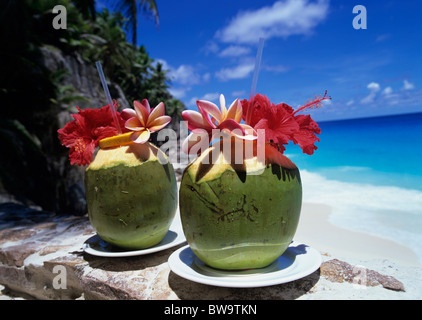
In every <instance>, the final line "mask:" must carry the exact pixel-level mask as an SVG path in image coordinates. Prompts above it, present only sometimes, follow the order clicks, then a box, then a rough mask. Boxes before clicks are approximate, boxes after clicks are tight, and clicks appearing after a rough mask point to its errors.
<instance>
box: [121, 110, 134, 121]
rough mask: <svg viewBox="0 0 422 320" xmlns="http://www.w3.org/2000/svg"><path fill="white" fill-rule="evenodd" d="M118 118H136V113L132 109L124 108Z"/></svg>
mask: <svg viewBox="0 0 422 320" xmlns="http://www.w3.org/2000/svg"><path fill="white" fill-rule="evenodd" d="M120 116H121V117H122V118H123V119H124V120H128V119H130V118H133V117H136V111H135V110H134V109H132V108H125V109H123V110H122V112H121V113H120Z"/></svg>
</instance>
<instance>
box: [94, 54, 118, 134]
mask: <svg viewBox="0 0 422 320" xmlns="http://www.w3.org/2000/svg"><path fill="white" fill-rule="evenodd" d="M95 65H96V66H97V70H98V73H99V75H100V79H101V83H102V85H103V88H104V92H105V95H106V99H107V102H108V104H109V105H110V110H111V114H112V116H113V120H114V123H115V124H116V128H117V131H118V132H119V134H122V129H121V128H120V123H119V120H118V119H117V113H116V109H115V108H114V104H113V100H112V99H111V96H110V91H108V86H107V81H106V79H105V76H104V72H103V68H102V67H101V62H100V61H97V62H95Z"/></svg>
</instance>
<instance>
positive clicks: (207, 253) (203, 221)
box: [179, 147, 302, 269]
mask: <svg viewBox="0 0 422 320" xmlns="http://www.w3.org/2000/svg"><path fill="white" fill-rule="evenodd" d="M213 157H214V158H213ZM212 158H213V159H215V160H214V161H213V164H207V162H210V161H209V160H210V159H212ZM286 159H287V158H286ZM287 162H288V163H290V165H289V166H288V167H283V166H280V165H277V164H269V165H265V164H263V163H261V162H259V161H258V159H257V157H252V158H249V159H245V160H244V161H243V163H242V164H237V165H236V164H235V165H233V164H231V163H229V161H227V159H225V156H224V155H223V152H220V151H219V150H218V149H215V148H214V147H210V148H209V149H208V150H206V151H205V152H204V153H202V154H201V156H199V157H198V158H197V159H196V160H194V161H193V162H191V163H190V164H189V165H188V167H187V168H186V169H185V171H184V173H183V177H182V181H181V186H180V190H179V202H180V214H181V220H182V226H183V231H184V234H185V236H186V239H187V242H188V243H189V245H190V248H191V249H192V251H193V252H194V253H195V255H196V256H197V257H198V258H199V259H200V260H202V261H203V262H204V263H206V264H207V265H209V266H211V267H214V268H218V269H248V268H262V267H265V266H268V265H269V264H271V263H272V262H274V261H275V260H276V259H278V257H280V256H281V255H282V254H283V253H284V251H285V250H286V249H287V248H288V246H289V245H290V243H291V241H292V239H293V236H294V234H295V232H296V228H297V225H298V222H299V216H300V210H301V205H302V185H301V180H300V174H299V170H298V168H297V167H296V166H295V165H294V164H293V163H292V162H291V161H287ZM232 163H233V161H232Z"/></svg>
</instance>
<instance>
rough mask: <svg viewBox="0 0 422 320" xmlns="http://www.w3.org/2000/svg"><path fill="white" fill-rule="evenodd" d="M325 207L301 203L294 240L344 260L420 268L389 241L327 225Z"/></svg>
mask: <svg viewBox="0 0 422 320" xmlns="http://www.w3.org/2000/svg"><path fill="white" fill-rule="evenodd" d="M331 212H332V208H331V207H330V206H329V205H325V204H319V203H312V202H303V205H302V211H301V216H300V219H299V225H298V228H297V231H296V234H295V238H294V239H295V240H297V241H299V242H302V243H305V244H308V245H309V246H311V247H313V248H315V249H316V250H318V251H319V252H320V253H321V254H322V255H329V256H334V257H336V258H343V259H345V260H350V259H353V260H355V261H356V260H357V261H369V260H388V261H391V262H394V263H396V264H398V265H403V266H408V267H419V268H421V267H422V264H421V263H420V262H419V258H418V256H417V254H416V253H415V252H414V251H413V250H412V249H410V248H409V247H406V246H403V245H401V244H399V243H397V242H394V241H392V240H388V239H384V238H381V237H377V236H374V235H370V234H367V233H363V232H357V231H352V230H348V229H345V228H342V227H338V226H335V225H333V224H332V223H330V222H329V219H328V218H329V216H330V214H331Z"/></svg>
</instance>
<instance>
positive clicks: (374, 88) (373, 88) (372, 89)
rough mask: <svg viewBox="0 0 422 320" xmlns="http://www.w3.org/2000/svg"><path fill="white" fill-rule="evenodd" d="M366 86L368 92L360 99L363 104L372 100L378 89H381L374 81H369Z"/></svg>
mask: <svg viewBox="0 0 422 320" xmlns="http://www.w3.org/2000/svg"><path fill="white" fill-rule="evenodd" d="M367 88H368V89H369V94H368V95H367V96H366V97H365V98H363V99H362V100H361V101H360V102H362V103H364V104H367V103H372V102H374V100H375V97H376V96H377V93H378V91H380V90H381V87H380V85H379V84H378V83H376V82H371V83H370V84H368V86H367Z"/></svg>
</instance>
